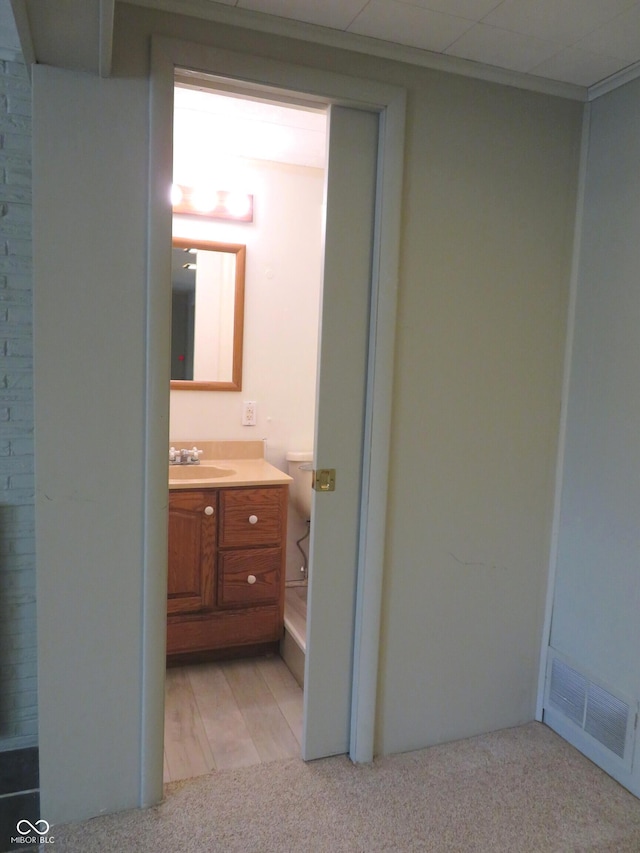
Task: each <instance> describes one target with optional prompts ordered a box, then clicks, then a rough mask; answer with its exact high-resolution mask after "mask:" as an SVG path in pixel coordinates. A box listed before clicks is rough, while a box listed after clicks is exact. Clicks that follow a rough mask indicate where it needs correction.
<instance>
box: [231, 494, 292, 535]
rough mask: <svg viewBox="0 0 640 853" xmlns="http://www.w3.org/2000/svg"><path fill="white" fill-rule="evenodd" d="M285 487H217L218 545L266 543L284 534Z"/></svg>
mask: <svg viewBox="0 0 640 853" xmlns="http://www.w3.org/2000/svg"><path fill="white" fill-rule="evenodd" d="M286 502H287V487H286V486H285V487H281V486H276V487H274V488H270V489H269V488H263V489H246V488H244V489H221V490H220V547H222V548H229V547H235V546H246V545H269V544H272V543H273V544H275V543H279V542H280V541H281V539H282V537H283V535H284V527H285V519H286V509H287V503H286Z"/></svg>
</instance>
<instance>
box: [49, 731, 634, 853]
mask: <svg viewBox="0 0 640 853" xmlns="http://www.w3.org/2000/svg"><path fill="white" fill-rule="evenodd" d="M54 834H55V849H56V851H58V853H62V851H64V853H76V851H77V853H80V851H82V853H98V851H100V853H112V851H113V853H121V851H122V853H124V851H132V852H133V851H134V852H135V853H147V852H148V853H151V851H153V852H154V853H165V851H166V853H192V851H198V853H201V851H213V853H218V851H221V853H222V851H224V853H234V851H250V853H262V851H264V853H267V851H269V853H342V851H344V853H347V851H349V853H351V851H353V853H371V851H435V853H454V851H460V853H463V852H464V853H561V852H562V853H564V851H576V852H577V851H585V853H586V851H590V853H591V852H592V853H605V851H611V853H639V851H640V800H638V799H636V798H635V797H634V796H632V795H631V794H630V793H629V792H628V791H626V790H625V789H624V788H622V787H621V786H620V785H618V784H617V782H615V781H614V780H613V779H611V778H610V777H609V776H607V775H606V774H605V773H603V772H602V771H601V770H600V769H599V768H597V767H596V766H595V765H594V764H592V763H591V762H590V761H589V760H588V759H586V758H585V757H584V756H582V755H581V754H580V753H579V752H577V751H576V750H575V749H574V748H573V747H571V746H570V745H569V744H567V743H566V742H565V741H563V740H562V739H561V738H559V737H558V736H557V735H555V734H554V733H553V732H552V731H551V730H550V729H548V728H547V727H545V726H543V725H541V724H539V723H530V724H527V725H525V726H520V727H518V728H513V729H505V730H502V731H499V732H495V733H493V734H489V735H482V736H479V737H475V738H470V739H468V740H463V741H457V742H455V743H451V744H446V745H443V746H437V747H432V748H430V749H424V750H420V751H417V752H410V753H404V754H402V755H394V756H389V757H386V758H380V759H376V760H375V761H374V762H373V763H372V764H367V765H354V764H352V763H351V762H350V761H349V760H348V759H347V758H346V757H345V756H337V757H333V758H326V759H321V760H318V761H313V762H309V763H306V764H305V763H304V762H303V761H301V760H298V759H289V760H285V761H275V762H272V763H270V764H262V765H258V766H255V767H249V768H244V769H241V770H222V771H215V772H213V773H211V774H209V775H208V776H203V777H200V778H197V779H191V780H187V781H184V782H178V783H174V784H171V785H168V786H167V787H166V798H165V800H164V802H163V803H161V804H160V805H158V806H155V807H153V808H150V809H146V810H138V811H130V812H121V813H119V814H115V815H107V816H104V817H99V818H94V819H93V820H89V821H86V822H84V823H78V824H65V825H59V826H56V827H55V833H54Z"/></svg>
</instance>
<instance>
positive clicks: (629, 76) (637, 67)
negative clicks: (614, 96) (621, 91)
mask: <svg viewBox="0 0 640 853" xmlns="http://www.w3.org/2000/svg"><path fill="white" fill-rule="evenodd" d="M638 77H640V62H634V63H633V65H629V66H628V67H627V68H623V69H622V71H617V72H616V73H615V74H612V75H611V77H607V79H606V80H602V81H601V82H600V83H595V84H594V85H593V86H590V87H589V90H588V92H587V100H588V101H595V100H597V98H601V97H602V96H603V95H606V94H607V93H608V92H613V90H614V89H618V88H619V87H620V86H624V85H625V83H631V81H632V80H637V79H638Z"/></svg>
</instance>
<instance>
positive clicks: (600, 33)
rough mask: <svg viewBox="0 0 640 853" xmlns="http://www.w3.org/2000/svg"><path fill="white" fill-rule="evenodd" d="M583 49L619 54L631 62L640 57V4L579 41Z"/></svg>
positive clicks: (613, 54) (579, 45)
mask: <svg viewBox="0 0 640 853" xmlns="http://www.w3.org/2000/svg"><path fill="white" fill-rule="evenodd" d="M577 46H578V47H580V48H582V49H583V50H591V51H596V52H597V53H606V54H610V55H612V56H619V57H620V58H621V59H626V60H628V61H629V62H630V63H631V62H637V61H638V58H639V57H640V4H636V5H635V6H634V7H633V8H632V9H629V10H628V11H626V12H624V13H623V14H622V15H618V17H617V18H614V19H613V20H612V21H610V22H609V23H608V24H605V25H604V26H602V27H600V29H598V30H595V31H594V32H592V33H590V34H589V35H588V36H586V37H585V38H583V39H581V40H580V41H579V42H578V45H577Z"/></svg>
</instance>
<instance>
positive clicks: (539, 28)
mask: <svg viewBox="0 0 640 853" xmlns="http://www.w3.org/2000/svg"><path fill="white" fill-rule="evenodd" d="M129 1H130V2H132V3H133V4H134V5H139V6H146V7H151V8H156V9H161V10H164V11H173V12H179V13H182V14H188V15H193V16H196V17H200V18H205V19H208V20H215V21H219V22H223V23H232V24H233V23H236V24H239V25H242V26H248V27H251V28H254V29H258V30H262V31H265V32H271V33H282V34H284V35H291V36H294V37H298V38H302V39H305V40H308V41H316V42H319V43H322V44H332V45H334V46H337V47H346V48H350V49H352V50H356V51H358V52H361V53H369V54H372V55H377V56H385V57H391V58H398V59H400V60H402V61H408V62H414V63H416V64H419V65H426V66H432V67H439V68H443V69H445V70H451V71H454V72H456V73H462V74H468V75H469V76H474V77H483V78H485V79H497V80H501V79H503V80H504V82H509V83H511V84H512V85H522V86H524V87H526V88H534V89H540V90H541V91H557V92H558V93H559V94H565V95H566V96H568V97H576V98H585V99H586V98H588V97H590V93H595V94H598V88H599V87H600V88H603V87H604V88H613V87H614V86H615V85H619V84H620V83H622V82H626V81H627V80H628V79H632V78H633V77H635V76H638V75H640V0H410V2H409V0H322V1H321V2H320V0H218V1H217V2H214V0H129ZM115 2H116V0H11V5H12V6H13V8H14V11H15V13H16V19H17V23H18V31H19V33H20V39H21V42H22V45H23V48H25V56H26V57H27V58H31V59H35V61H40V62H47V63H48V64H53V65H64V66H67V67H79V68H84V69H85V70H96V71H100V72H101V73H105V71H108V68H109V64H110V39H111V34H112V29H113V10H114V6H115ZM2 27H3V20H2V18H0V34H1V33H2ZM554 86H555V89H554ZM558 86H560V87H561V88H558ZM562 87H564V89H563V88H562Z"/></svg>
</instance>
